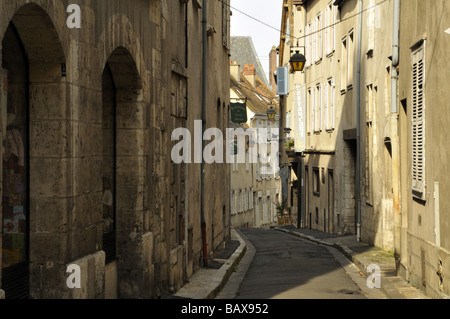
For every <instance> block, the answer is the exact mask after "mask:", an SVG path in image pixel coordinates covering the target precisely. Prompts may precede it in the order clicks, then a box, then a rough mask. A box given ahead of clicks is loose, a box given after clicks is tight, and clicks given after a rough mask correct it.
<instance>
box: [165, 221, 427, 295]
mask: <svg viewBox="0 0 450 319" xmlns="http://www.w3.org/2000/svg"><path fill="white" fill-rule="evenodd" d="M273 229H274V230H277V231H282V232H285V233H287V234H290V235H294V236H298V237H300V238H303V239H307V240H310V241H313V242H316V243H318V244H322V245H327V246H331V247H334V248H337V249H338V250H339V251H341V252H342V253H343V254H344V255H345V256H346V257H347V258H348V259H350V260H351V261H352V262H353V263H354V264H355V265H356V266H357V267H358V268H359V269H360V272H361V273H362V274H364V275H365V276H367V275H368V274H367V272H366V269H367V267H368V266H369V265H371V264H376V265H378V266H379V267H380V269H381V290H382V292H383V293H384V294H385V295H386V296H387V298H389V299H430V298H429V297H427V296H425V295H424V294H423V293H422V292H421V291H420V290H419V289H417V288H415V287H413V286H411V285H409V284H408V283H407V282H405V281H404V280H403V279H402V278H401V277H399V276H396V275H395V260H394V256H393V255H392V254H389V253H387V252H385V251H382V250H380V249H378V248H376V247H373V246H369V245H367V244H364V243H361V242H358V241H357V240H356V235H350V236H336V235H332V234H328V233H323V232H320V231H315V230H310V229H298V228H296V227H294V226H293V225H285V226H276V227H273ZM231 242H232V244H230V245H228V246H227V247H226V248H225V250H224V251H223V252H221V253H220V254H219V255H218V256H216V257H215V259H213V260H212V262H211V264H210V265H209V268H200V269H199V270H198V271H197V272H196V273H195V274H194V275H193V276H192V277H191V278H190V279H189V282H188V283H186V284H185V285H184V286H183V287H181V289H180V290H179V291H177V292H176V293H175V294H173V295H172V296H170V297H169V298H185V299H214V298H216V297H217V295H218V294H219V292H220V291H221V290H222V288H223V287H224V286H225V284H226V283H227V281H228V279H229V278H230V276H231V275H232V273H233V272H234V271H236V269H237V274H238V275H237V276H236V277H239V278H241V277H242V276H244V275H245V270H243V273H242V274H240V271H239V270H240V269H239V267H238V265H239V263H240V262H241V259H243V257H245V260H244V261H245V262H244V261H243V262H241V264H245V265H240V266H242V267H241V268H245V267H246V265H247V266H248V264H250V263H251V259H252V257H253V254H254V251H253V250H254V248H253V246H252V245H251V243H249V242H248V241H247V239H246V238H243V237H241V233H240V232H239V231H236V230H234V229H232V236H231ZM233 243H234V244H233ZM236 247H237V248H236ZM220 255H222V256H220ZM244 255H245V256H244ZM247 259H249V260H247ZM236 284H237V285H238V283H235V284H233V285H236ZM229 296H233V294H232V293H230V292H226V291H225V292H224V293H223V294H222V296H219V298H232V297H229Z"/></svg>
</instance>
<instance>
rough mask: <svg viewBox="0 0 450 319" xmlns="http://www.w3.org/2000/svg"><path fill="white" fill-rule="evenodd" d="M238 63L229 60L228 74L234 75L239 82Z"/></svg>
mask: <svg viewBox="0 0 450 319" xmlns="http://www.w3.org/2000/svg"><path fill="white" fill-rule="evenodd" d="M239 69H240V65H239V64H238V63H237V61H234V62H233V61H230V74H231V76H232V77H234V78H235V79H236V81H238V82H240V81H241V79H240V76H239V74H240V71H239Z"/></svg>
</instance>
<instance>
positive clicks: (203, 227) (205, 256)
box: [200, 0, 208, 267]
mask: <svg viewBox="0 0 450 319" xmlns="http://www.w3.org/2000/svg"><path fill="white" fill-rule="evenodd" d="M207 1H208V0H203V6H202V11H203V17H202V38H203V54H202V63H203V66H202V73H203V74H202V137H203V134H204V132H205V126H206V89H207V78H206V75H207V73H206V68H207V61H206V59H207V57H208V48H207V45H208V41H207V40H208V34H207V26H206V23H207V14H208V12H207V7H206V4H207ZM202 144H203V145H202V150H204V149H205V140H204V139H203V138H202ZM200 175H201V198H200V214H201V230H202V243H203V266H204V267H208V246H207V239H206V219H205V160H204V158H203V154H202V162H201V172H200Z"/></svg>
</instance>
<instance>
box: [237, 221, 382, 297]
mask: <svg viewBox="0 0 450 319" xmlns="http://www.w3.org/2000/svg"><path fill="white" fill-rule="evenodd" d="M240 231H241V233H242V234H243V235H244V236H245V237H247V239H248V240H249V241H250V242H251V244H252V245H253V246H254V248H255V252H254V257H253V260H252V261H251V263H250V265H249V267H248V270H247V272H246V274H245V277H244V278H243V280H242V282H241V283H240V285H239V288H238V289H237V291H236V292H235V299H365V298H370V299H379V298H385V296H384V295H383V294H382V293H381V292H379V291H377V290H376V289H375V290H373V289H369V288H367V286H366V278H365V277H360V275H359V271H358V269H357V268H356V266H355V265H354V264H352V263H350V262H348V260H347V259H346V258H345V257H344V256H343V255H342V254H340V253H339V252H337V251H336V250H335V249H334V248H331V247H325V246H321V245H317V244H315V243H312V242H309V241H306V240H303V239H299V238H296V237H293V236H291V235H287V234H285V233H282V232H279V231H276V230H272V229H241V230H240ZM244 263H245V262H244ZM239 267H245V265H240V266H239ZM232 280H233V279H232ZM231 284H233V283H231ZM234 284H235V285H236V283H234ZM228 297H229V296H228Z"/></svg>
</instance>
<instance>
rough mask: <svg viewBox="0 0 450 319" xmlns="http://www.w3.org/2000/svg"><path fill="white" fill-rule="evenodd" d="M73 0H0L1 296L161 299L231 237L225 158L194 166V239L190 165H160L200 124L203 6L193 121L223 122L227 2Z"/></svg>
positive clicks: (226, 86)
mask: <svg viewBox="0 0 450 319" xmlns="http://www.w3.org/2000/svg"><path fill="white" fill-rule="evenodd" d="M77 3H78V5H79V6H78V8H77V7H75V8H72V7H69V3H68V2H67V1H46V0H42V1H33V2H30V1H25V0H14V1H0V34H1V36H2V42H1V47H0V60H1V61H2V86H1V89H2V94H1V95H0V101H1V102H0V103H1V107H2V112H1V127H2V130H1V134H2V137H1V140H2V141H3V145H4V146H3V148H2V151H1V152H2V158H3V161H2V172H3V174H2V177H1V178H2V182H1V183H0V184H1V185H2V188H1V190H2V209H1V211H0V220H2V228H1V231H2V236H1V243H2V245H1V246H0V247H1V252H2V258H1V260H0V263H1V264H0V265H1V267H0V269H1V271H0V279H1V283H2V284H1V286H0V289H1V290H0V291H1V292H2V294H3V295H5V296H6V298H9V297H10V298H19V297H30V298H157V297H161V296H164V295H167V294H168V293H170V292H172V291H176V290H177V289H178V288H179V287H181V285H182V284H183V283H184V282H185V281H186V280H187V279H188V278H189V277H190V276H191V275H192V274H193V273H194V272H195V271H196V270H197V269H198V268H199V267H200V266H201V265H202V262H203V261H202V260H205V258H203V252H206V254H207V255H208V256H210V255H212V254H214V253H215V252H216V251H217V250H219V249H220V248H221V247H223V245H224V243H225V242H226V241H227V240H228V239H229V237H230V228H229V225H230V224H229V216H228V215H229V214H228V211H229V196H228V194H229V192H228V187H229V186H228V178H227V176H228V168H227V167H226V165H225V164H219V163H215V164H210V165H207V166H206V167H205V183H206V184H207V185H208V187H206V188H205V191H204V194H203V195H204V202H205V230H206V231H205V232H204V234H205V236H203V237H202V231H201V219H200V198H201V197H202V196H201V195H202V194H201V191H202V189H201V187H200V176H201V170H200V164H188V163H182V164H174V163H173V162H172V161H171V149H172V146H173V145H174V142H173V141H171V133H172V131H173V130H174V129H175V128H179V127H185V128H187V129H189V131H190V132H191V133H192V136H194V134H193V133H194V120H201V119H202V112H201V105H202V86H201V83H202V68H203V65H204V64H203V59H202V58H201V54H199V52H201V51H202V48H203V42H202V41H203V36H202V35H203V33H202V15H203V11H204V10H205V12H206V17H207V23H208V31H210V32H207V38H206V46H207V61H206V65H207V73H206V74H207V83H208V84H207V87H206V89H207V94H206V106H207V112H206V114H207V115H206V126H208V127H217V126H218V127H224V126H225V125H226V123H228V101H229V14H230V11H229V6H228V5H227V2H226V1H225V2H218V3H216V2H214V3H209V5H208V6H207V7H206V6H205V5H204V3H202V2H201V1H199V0H192V1H170V2H167V1H160V0H150V1H121V0H112V1H97V2H91V1H78V2H77ZM77 12H78V13H79V17H80V19H79V22H80V25H79V28H78V27H77V26H76V22H77V15H76V14H77ZM72 23H75V24H74V25H72ZM74 26H75V27H74ZM214 30H215V32H214ZM197 138H198V137H197ZM192 142H194V138H192ZM204 248H205V249H204ZM73 264H75V265H77V266H79V267H80V270H81V272H80V274H81V277H80V281H81V287H80V288H73V289H71V288H69V287H68V284H67V278H68V276H69V275H70V273H67V269H68V266H69V265H73Z"/></svg>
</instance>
